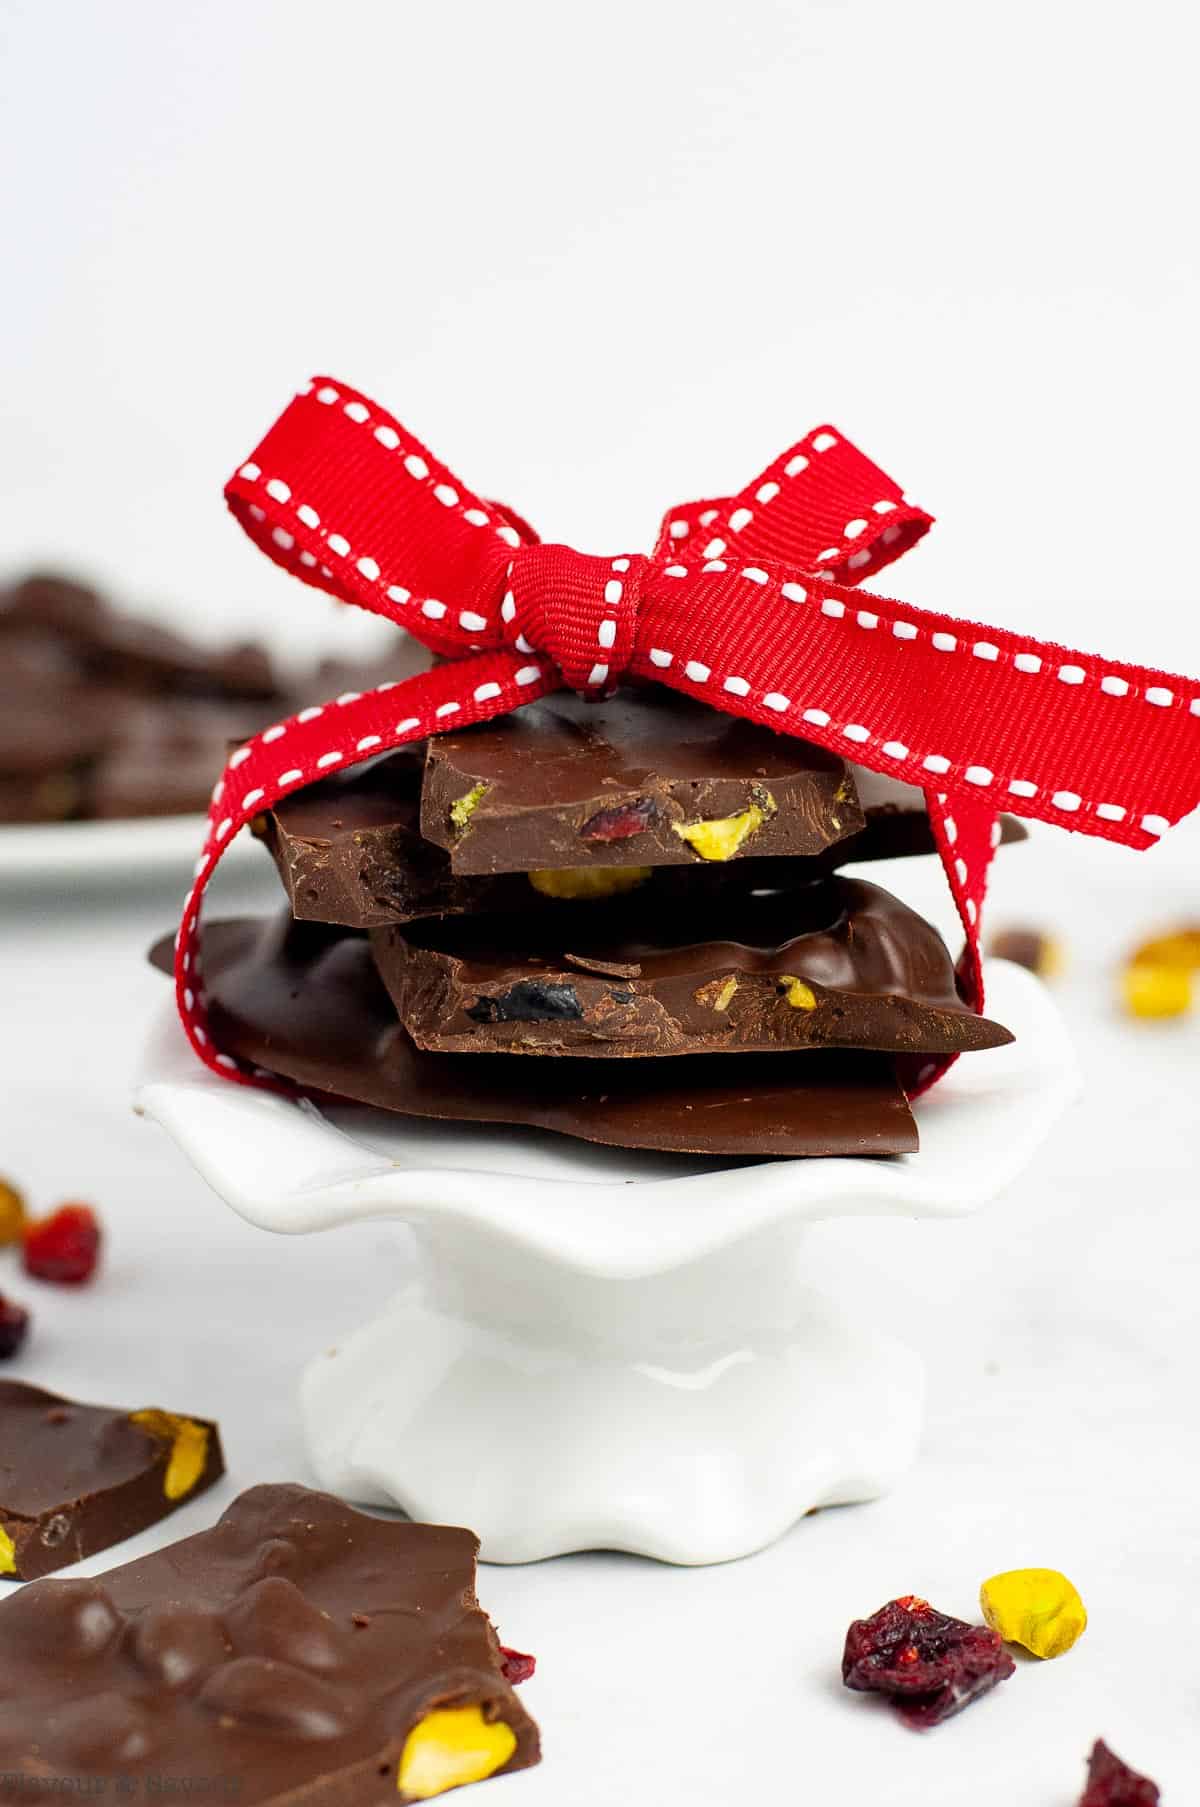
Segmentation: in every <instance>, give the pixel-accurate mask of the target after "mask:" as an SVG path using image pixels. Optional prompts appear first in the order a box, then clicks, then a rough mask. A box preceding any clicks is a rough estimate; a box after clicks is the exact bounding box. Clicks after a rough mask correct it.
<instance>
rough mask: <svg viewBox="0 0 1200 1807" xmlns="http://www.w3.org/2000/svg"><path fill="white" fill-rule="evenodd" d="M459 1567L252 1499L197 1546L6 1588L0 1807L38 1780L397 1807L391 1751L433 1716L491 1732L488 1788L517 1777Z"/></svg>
mask: <svg viewBox="0 0 1200 1807" xmlns="http://www.w3.org/2000/svg"><path fill="white" fill-rule="evenodd" d="M477 1550H478V1543H477V1540H476V1539H475V1537H474V1536H473V1535H472V1533H471V1532H469V1531H460V1530H454V1529H451V1528H448V1527H445V1526H437V1525H416V1524H405V1523H398V1522H395V1521H391V1520H385V1519H379V1518H369V1517H367V1516H366V1515H365V1514H363V1513H360V1512H355V1511H353V1510H352V1509H351V1508H350V1507H349V1506H346V1505H344V1504H343V1503H342V1501H341V1500H336V1499H333V1498H332V1497H331V1496H330V1495H328V1494H323V1493H313V1492H310V1491H309V1490H308V1489H307V1488H304V1487H294V1486H272V1487H255V1488H252V1489H251V1491H250V1492H248V1493H244V1494H242V1495H241V1497H240V1498H239V1499H237V1500H235V1501H234V1503H233V1505H232V1506H230V1507H229V1508H228V1510H227V1511H226V1512H225V1514H224V1515H223V1517H222V1518H221V1520H220V1522H219V1523H218V1524H216V1525H215V1526H214V1527H213V1528H212V1529H211V1530H208V1531H201V1532H200V1533H199V1534H198V1535H197V1536H195V1537H188V1538H184V1539H183V1540H182V1541H181V1542H179V1543H175V1544H172V1545H169V1546H168V1547H167V1548H166V1549H163V1550H159V1551H156V1552H155V1553H154V1554H153V1555H151V1556H146V1557H143V1558H142V1559H141V1560H140V1561H138V1562H131V1563H128V1564H126V1565H125V1566H124V1567H122V1568H117V1569H112V1570H110V1571H109V1572H108V1573H107V1574H105V1575H103V1576H100V1577H98V1578H97V1579H95V1580H87V1581H43V1582H38V1583H35V1584H34V1585H33V1586H32V1587H28V1588H25V1589H23V1590H22V1591H21V1593H20V1594H18V1595H17V1596H16V1597H15V1598H14V1599H11V1600H9V1601H7V1602H5V1603H4V1604H3V1605H0V1674H3V1678H4V1681H3V1688H2V1689H0V1801H11V1802H18V1801H28V1800H29V1799H30V1798H31V1796H32V1795H33V1794H34V1793H35V1792H38V1793H42V1792H44V1793H50V1792H51V1788H50V1786H49V1784H48V1781H47V1779H48V1778H54V1777H58V1778H70V1777H75V1778H86V1782H87V1784H88V1789H89V1792H94V1793H101V1792H102V1790H101V1789H100V1787H99V1784H100V1782H101V1781H104V1782H107V1783H108V1784H109V1788H110V1791H111V1790H113V1789H116V1792H117V1793H118V1795H119V1794H121V1793H126V1794H128V1795H130V1796H131V1798H138V1799H140V1798H143V1797H145V1796H148V1795H149V1794H151V1793H157V1794H160V1795H162V1796H164V1797H165V1798H175V1799H182V1798H196V1796H197V1794H198V1791H199V1790H200V1789H201V1788H202V1787H205V1783H204V1782H203V1781H201V1779H202V1778H203V1779H206V1782H207V1786H206V1791H205V1792H204V1793H203V1795H200V1796H199V1798H203V1799H205V1800H230V1801H237V1802H240V1803H242V1804H243V1807H257V1804H259V1803H279V1807H283V1803H285V1802H286V1803H287V1807H299V1803H301V1802H302V1803H303V1804H304V1807H359V1804H361V1807H374V1804H376V1803H380V1804H381V1803H385V1802H386V1803H388V1804H389V1807H391V1804H393V1803H396V1802H403V1801H405V1800H407V1799H409V1798H410V1797H409V1795H407V1794H406V1793H404V1792H402V1791H400V1790H399V1789H398V1786H397V1777H398V1768H399V1763H400V1758H401V1753H402V1752H403V1750H404V1745H405V1741H406V1739H407V1738H408V1735H409V1733H410V1732H411V1731H412V1729H413V1728H414V1726H416V1725H417V1723H418V1722H419V1721H421V1720H422V1719H424V1718H425V1717H426V1715H428V1714H429V1713H430V1712H431V1711H434V1710H436V1709H438V1708H454V1707H469V1706H476V1707H478V1708H480V1709H481V1710H482V1713H483V1717H484V1718H485V1719H487V1720H491V1721H496V1720H502V1721H504V1722H505V1723H506V1724H507V1725H508V1726H509V1727H510V1728H511V1731H512V1735H513V1739H514V1740H515V1745H514V1747H513V1748H512V1752H511V1755H510V1756H509V1758H508V1760H507V1761H506V1762H504V1763H503V1765H502V1769H503V1771H508V1770H514V1769H521V1768H525V1767H527V1766H528V1765H530V1764H532V1763H536V1762H537V1759H538V1736H537V1729H536V1727H535V1726H534V1724H533V1722H532V1721H531V1720H530V1718H529V1716H528V1714H527V1713H526V1712H525V1710H524V1708H523V1707H522V1706H521V1703H520V1701H519V1700H518V1699H517V1697H516V1696H515V1694H514V1693H513V1691H512V1689H511V1688H510V1687H509V1686H508V1684H507V1683H506V1682H505V1680H504V1679H503V1674H502V1670H501V1656H500V1647H499V1644H498V1641H497V1639H496V1635H495V1632H494V1631H493V1629H492V1627H491V1625H490V1623H489V1622H488V1620H487V1618H486V1617H485V1615H484V1614H483V1613H482V1612H481V1611H480V1610H479V1607H478V1605H477V1604H476V1600H475V1593H474V1583H475V1556H476V1552H477ZM497 1773H500V1771H497ZM39 1783H40V1784H42V1786H41V1787H40V1788H39ZM119 1784H123V1786H118V1785H119ZM64 1785H65V1786H66V1787H69V1786H70V1783H69V1782H66V1783H65V1784H64ZM189 1789H190V1790H191V1791H193V1793H192V1794H191V1796H190V1797H188V1796H185V1793H184V1791H185V1790H189Z"/></svg>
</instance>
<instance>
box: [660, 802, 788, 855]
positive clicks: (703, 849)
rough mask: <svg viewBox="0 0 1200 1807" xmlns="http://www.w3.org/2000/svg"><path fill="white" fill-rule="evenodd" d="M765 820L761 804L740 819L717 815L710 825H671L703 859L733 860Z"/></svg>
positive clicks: (678, 823)
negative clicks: (743, 844)
mask: <svg viewBox="0 0 1200 1807" xmlns="http://www.w3.org/2000/svg"><path fill="white" fill-rule="evenodd" d="M765 821H766V817H765V816H764V815H763V812H762V810H761V809H760V808H759V807H758V804H757V803H752V804H751V805H750V807H749V809H744V810H743V811H742V813H741V815H739V816H714V817H713V818H712V820H711V821H708V822H673V823H672V824H671V826H672V827H673V828H674V830H675V833H676V834H677V835H678V836H679V838H680V840H681V841H686V842H687V844H688V846H689V847H693V848H694V849H695V850H696V852H697V853H698V854H699V855H700V858H701V859H702V860H731V859H732V858H733V856H734V854H735V853H736V852H737V850H738V848H739V847H740V846H741V845H742V843H743V841H746V840H748V839H749V837H750V836H751V835H752V834H754V833H755V832H756V831H757V830H758V829H760V828H761V827H762V825H763V823H764V822H765Z"/></svg>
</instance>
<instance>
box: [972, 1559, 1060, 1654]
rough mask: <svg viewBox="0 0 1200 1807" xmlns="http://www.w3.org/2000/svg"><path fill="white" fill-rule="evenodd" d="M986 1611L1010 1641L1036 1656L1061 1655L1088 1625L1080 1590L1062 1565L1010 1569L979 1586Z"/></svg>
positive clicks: (992, 1625) (989, 1619) (1006, 1639)
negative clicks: (1058, 1567) (1062, 1571)
mask: <svg viewBox="0 0 1200 1807" xmlns="http://www.w3.org/2000/svg"><path fill="white" fill-rule="evenodd" d="M979 1604H980V1606H981V1607H982V1609H983V1616H984V1618H985V1619H986V1620H987V1622H988V1624H989V1625H990V1626H991V1628H992V1630H993V1631H995V1632H998V1633H999V1634H1000V1636H1001V1637H1002V1638H1003V1639H1004V1641H1005V1643H1006V1644H1020V1645H1022V1646H1023V1648H1024V1649H1026V1650H1029V1651H1031V1652H1032V1653H1033V1655H1034V1656H1040V1657H1045V1658H1050V1657H1055V1656H1062V1655H1064V1654H1065V1652H1066V1651H1068V1650H1069V1649H1070V1648H1071V1646H1072V1644H1074V1643H1075V1641H1076V1639H1077V1638H1079V1637H1080V1636H1081V1635H1082V1633H1083V1632H1084V1630H1085V1629H1086V1627H1087V1612H1086V1610H1085V1608H1084V1604H1083V1601H1082V1600H1081V1599H1080V1597H1079V1594H1078V1592H1077V1590H1076V1589H1075V1588H1074V1587H1073V1586H1072V1584H1071V1583H1070V1582H1069V1581H1068V1580H1067V1578H1066V1576H1065V1575H1060V1574H1059V1572H1058V1570H1057V1569H1009V1570H1008V1571H1007V1573H1005V1574H1003V1575H993V1576H992V1578H991V1580H990V1581H985V1582H984V1584H983V1586H982V1588H981V1589H980V1591H979Z"/></svg>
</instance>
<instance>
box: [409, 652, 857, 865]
mask: <svg viewBox="0 0 1200 1807" xmlns="http://www.w3.org/2000/svg"><path fill="white" fill-rule="evenodd" d="M862 826H863V815H862V811H861V810H860V809H859V806H858V801H857V797H856V794H855V789H854V781H853V779H852V778H851V776H850V774H849V772H848V770H847V768H846V765H845V763H844V762H843V761H842V760H841V759H839V758H837V757H836V756H835V755H834V754H832V753H827V752H825V751H824V750H823V749H822V748H820V747H813V746H809V745H808V744H807V743H806V742H804V741H801V740H794V739H792V738H791V737H790V736H788V735H782V734H775V733H772V731H771V730H770V729H769V728H760V727H757V726H755V724H754V723H752V722H746V721H741V720H738V719H735V718H734V717H732V716H728V715H722V714H720V713H719V712H718V711H717V710H715V709H710V708H708V707H706V706H705V705H704V704H702V703H697V702H693V701H691V700H690V699H689V698H685V697H680V696H676V695H674V694H673V693H672V692H670V691H666V690H663V689H661V688H658V687H656V686H646V687H643V688H640V689H635V690H624V691H621V692H620V693H619V694H618V695H617V696H615V697H613V698H612V699H611V700H610V701H609V702H605V703H586V702H584V701H582V700H581V699H580V698H579V697H576V696H573V695H565V694H564V695H556V696H551V697H546V698H544V699H543V700H542V701H540V702H537V703H531V704H528V705H527V706H526V707H525V708H522V709H518V710H516V711H515V712H514V713H513V714H511V715H507V716H504V717H502V718H501V719H500V720H498V721H494V722H488V723H485V724H481V725H479V726H477V727H472V728H467V729H464V730H463V731H462V732H461V733H458V734H444V735H437V736H435V737H434V738H433V739H432V740H431V741H430V743H429V750H428V753H427V756H426V763H425V781H424V784H423V786H422V791H421V833H422V834H423V835H424V836H425V838H426V840H428V841H433V842H435V843H436V845H437V846H439V847H444V848H445V849H446V850H447V852H448V853H449V855H450V861H451V864H452V866H453V868H454V870H455V872H466V873H497V872H534V871H538V870H542V869H546V868H553V869H561V868H578V867H595V866H601V867H607V866H624V867H648V866H699V865H702V864H704V862H706V861H710V860H712V861H722V860H728V859H744V858H748V857H761V856H763V855H772V854H783V855H786V856H788V857H794V856H796V855H802V856H811V855H813V854H817V853H821V852H822V851H823V850H824V849H825V848H827V847H829V846H832V845H833V844H834V843H835V842H838V841H841V840H843V839H844V838H845V837H846V836H847V835H850V834H854V833H855V832H856V831H857V830H858V829H860V828H861V827H862Z"/></svg>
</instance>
